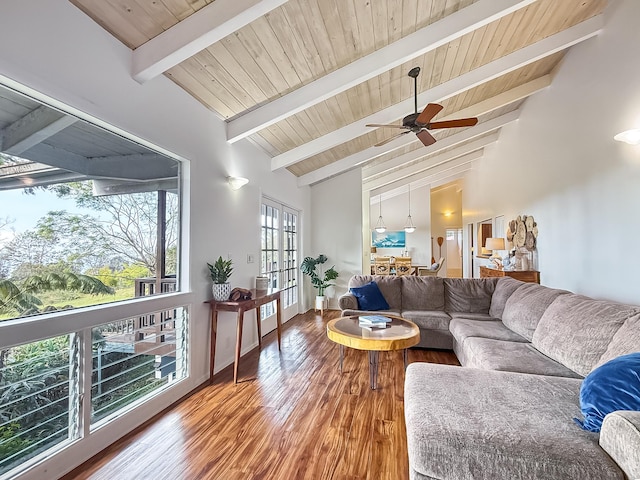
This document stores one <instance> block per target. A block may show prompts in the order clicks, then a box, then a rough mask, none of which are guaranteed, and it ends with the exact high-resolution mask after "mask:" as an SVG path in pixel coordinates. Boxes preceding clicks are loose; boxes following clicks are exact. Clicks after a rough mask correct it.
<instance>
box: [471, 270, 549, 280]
mask: <svg viewBox="0 0 640 480" xmlns="http://www.w3.org/2000/svg"><path fill="white" fill-rule="evenodd" d="M487 277H512V278H515V279H516V280H520V281H521V282H529V283H540V272H539V271H537V270H506V271H505V270H498V269H496V268H489V267H480V278H487Z"/></svg>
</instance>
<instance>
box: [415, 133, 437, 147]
mask: <svg viewBox="0 0 640 480" xmlns="http://www.w3.org/2000/svg"><path fill="white" fill-rule="evenodd" d="M416 137H418V138H419V139H420V141H421V142H422V144H423V145H424V146H425V147H428V146H429V145H433V144H434V143H436V139H435V138H433V135H431V134H430V133H429V132H427V131H426V130H421V131H419V132H418V133H416Z"/></svg>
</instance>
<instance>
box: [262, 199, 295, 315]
mask: <svg viewBox="0 0 640 480" xmlns="http://www.w3.org/2000/svg"><path fill="white" fill-rule="evenodd" d="M260 213H261V215H260V216H261V232H260V235H261V252H260V274H261V275H263V276H266V277H267V278H268V279H269V287H270V288H279V289H282V308H283V312H282V314H283V315H282V317H283V318H282V319H283V321H286V320H287V319H289V318H291V317H292V316H293V315H295V314H296V313H298V312H297V308H298V305H297V304H298V223H299V222H298V216H299V215H298V212H296V211H295V210H292V209H289V208H287V207H285V206H284V205H282V204H279V203H277V202H273V201H271V200H267V199H263V201H262V205H261V212H260ZM273 314H275V302H274V303H273V304H269V305H265V306H263V307H262V308H261V315H262V318H263V320H264V319H266V318H267V317H269V316H271V315H273Z"/></svg>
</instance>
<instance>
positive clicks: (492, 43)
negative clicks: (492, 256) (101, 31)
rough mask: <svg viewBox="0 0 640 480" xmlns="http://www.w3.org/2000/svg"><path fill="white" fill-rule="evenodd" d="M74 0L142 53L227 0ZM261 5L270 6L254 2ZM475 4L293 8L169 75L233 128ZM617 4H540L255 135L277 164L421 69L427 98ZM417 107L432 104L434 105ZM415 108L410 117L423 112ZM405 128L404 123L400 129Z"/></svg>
mask: <svg viewBox="0 0 640 480" xmlns="http://www.w3.org/2000/svg"><path fill="white" fill-rule="evenodd" d="M70 1H71V3H73V4H74V5H76V6H77V7H78V8H80V9H81V10H82V11H83V12H85V13H86V14H87V15H89V16H90V17H91V18H92V19H93V20H94V21H96V22H97V23H98V24H100V25H101V26H102V27H103V28H105V29H106V30H107V31H109V32H110V33H111V34H112V35H114V36H115V37H116V38H118V39H119V40H120V41H121V42H123V43H124V44H125V45H127V46H128V47H129V48H131V49H132V50H135V49H137V48H138V47H140V46H141V45H143V44H146V43H147V42H149V41H150V40H152V39H154V38H155V37H157V36H158V35H160V34H161V33H163V32H165V31H168V30H171V29H172V28H176V26H179V23H180V22H182V21H184V20H185V19H187V18H189V17H191V16H192V15H193V16H194V17H195V16H197V15H198V14H201V13H203V12H204V10H203V9H206V8H212V7H213V6H214V5H209V4H212V3H214V4H215V3H216V2H226V1H227V0H216V2H212V1H211V0H154V1H151V0H70ZM250 1H251V0H243V2H244V3H250ZM478 1H480V2H482V0H478ZM253 3H260V2H258V1H257V0H253ZM474 3H475V2H474V1H473V0H289V1H286V2H284V3H283V4H282V5H280V6H276V7H275V8H273V9H271V10H270V11H269V12H268V13H266V14H264V15H262V16H259V17H258V18H256V19H255V20H253V21H251V22H250V23H248V24H246V25H245V26H242V27H241V28H239V29H237V30H235V31H234V32H232V33H231V34H228V35H226V36H224V37H223V38H222V39H221V40H219V41H216V42H215V43H213V44H212V45H209V46H205V47H203V49H201V50H200V51H198V52H197V53H195V54H194V55H192V56H191V57H189V58H186V59H185V60H183V61H181V62H180V63H178V64H176V65H175V66H173V67H171V68H169V69H168V70H166V71H165V72H164V74H165V75H166V76H167V77H169V78H170V79H171V80H173V81H174V82H175V83H176V84H177V85H178V86H180V87H181V88H183V89H185V90H186V91H187V92H189V93H190V94H191V95H193V96H194V97H195V98H196V99H198V100H199V101H200V102H201V103H203V104H204V105H205V106H206V107H208V108H209V109H211V110H212V111H214V112H215V113H216V114H218V115H219V116H220V117H221V118H222V119H224V120H226V121H232V120H235V119H238V118H242V116H243V115H245V114H247V113H248V112H252V111H254V110H256V109H257V108H260V107H262V106H265V105H269V104H270V102H273V101H274V100H276V99H279V98H281V97H283V96H286V95H287V94H289V93H291V92H294V91H296V90H297V89H299V88H300V87H303V86H304V85H308V84H310V83H312V82H315V81H317V80H318V79H322V78H323V77H325V76H327V75H328V74H331V73H333V72H339V71H340V69H343V67H345V66H347V65H349V64H350V63H352V62H354V61H355V60H358V59H361V58H362V57H364V56H366V55H369V54H372V53H374V52H376V51H378V50H380V49H381V48H383V47H386V46H388V45H392V44H394V42H397V41H398V40H400V39H402V38H404V37H406V36H408V35H410V34H413V33H414V32H417V31H420V30H421V29H424V28H425V27H428V26H430V25H433V24H434V23H436V22H438V21H441V20H446V19H447V17H449V16H451V15H452V14H454V13H456V12H458V11H461V12H464V9H465V8H468V7H469V6H471V5H472V4H474ZM606 4H607V1H606V0H562V1H558V0H537V1H534V2H533V3H531V4H529V5H527V6H525V7H523V8H519V9H518V10H516V11H514V12H513V13H509V14H507V15H506V16H503V17H501V18H499V19H497V20H494V21H491V22H490V23H488V24H486V25H484V26H482V27H480V28H477V29H475V30H473V31H470V32H468V33H466V34H464V35H462V36H459V37H458V38H456V39H454V40H452V41H449V42H448V43H445V44H443V45H441V46H439V47H437V48H434V49H432V50H431V51H428V52H427V53H425V54H423V55H420V56H418V57H417V58H413V59H411V60H409V61H407V62H404V63H402V64H401V65H398V66H395V67H393V68H389V69H387V70H385V71H383V72H382V73H380V74H378V75H374V76H373V77H372V78H369V79H365V80H364V81H362V82H360V83H358V84H356V85H355V86H352V87H351V88H347V89H346V90H344V91H342V92H339V93H337V94H336V95H333V96H330V97H329V98H327V99H326V100H324V101H320V102H319V103H316V104H314V105H312V106H309V107H307V108H305V109H303V110H302V111H299V112H297V113H294V114H291V115H288V116H286V118H283V119H280V120H279V121H276V122H275V123H273V124H271V125H269V126H266V127H265V128H261V129H259V130H258V131H257V132H256V133H253V134H252V135H250V136H249V137H248V138H249V139H250V140H251V141H253V142H254V143H255V144H256V145H258V146H259V147H261V148H263V149H264V150H265V151H266V152H267V153H268V154H269V155H270V156H271V157H274V156H276V155H279V154H282V153H285V152H289V151H292V150H293V149H297V148H298V147H300V146H302V145H304V144H307V143H308V142H310V141H312V140H314V139H318V138H320V137H322V136H324V135H326V134H330V133H331V132H335V131H336V130H338V129H342V128H343V127H345V126H348V125H350V124H352V123H354V122H358V121H359V120H361V119H364V118H365V117H370V116H371V115H375V114H376V112H379V111H381V110H383V109H385V108H387V107H390V106H392V105H395V104H398V103H400V102H402V101H406V100H407V99H411V98H413V95H414V92H413V80H412V79H410V78H408V77H407V76H406V75H407V72H408V71H409V70H410V69H411V68H412V67H414V66H419V67H421V69H422V71H421V74H420V76H419V77H418V93H421V92H425V91H428V90H430V89H433V88H434V87H437V86H438V85H443V84H445V82H450V81H452V80H455V79H456V78H458V77H460V76H461V75H464V74H467V73H468V72H472V71H474V70H475V69H478V68H479V67H482V66H485V65H489V64H491V62H494V61H496V60H498V59H501V58H503V57H505V56H507V55H509V54H511V53H513V52H517V51H519V50H521V49H523V48H524V47H527V46H530V45H533V44H534V43H536V42H538V41H540V40H543V39H547V38H548V37H552V36H553V35H555V34H558V33H559V32H562V31H564V30H566V29H569V28H570V27H572V26H574V25H578V24H580V23H581V22H584V21H586V20H587V19H590V18H591V17H594V16H596V15H599V14H600V13H602V11H603V9H604V8H605V6H606ZM218 5H222V3H218ZM200 10H203V12H199V11H200ZM418 47H419V46H418V45H417V46H416V48H418ZM564 53H565V51H564V50H563V51H560V52H550V53H549V55H546V56H541V57H540V58H539V59H537V60H535V61H532V62H531V63H528V64H527V65H525V66H522V67H520V68H517V69H515V70H513V71H510V72H508V73H505V74H501V75H499V76H497V78H488V79H486V81H485V82H483V83H480V84H478V85H476V86H474V87H472V88H468V89H466V90H465V91H463V92H462V93H459V94H456V95H453V96H450V97H449V98H446V99H445V100H442V101H439V103H441V104H442V105H443V106H444V107H445V108H444V110H443V111H442V112H441V113H440V114H439V115H438V116H436V118H435V120H438V119H439V118H443V117H445V116H446V117H451V116H453V117H455V113H456V112H458V111H460V110H462V109H465V108H468V107H472V106H473V105H476V104H479V103H480V102H483V101H486V100H487V99H490V98H492V97H495V96H497V95H499V94H501V93H503V92H507V91H509V90H511V89H513V88H515V87H518V86H522V85H524V84H526V83H527V82H530V81H532V80H535V79H538V78H540V77H543V76H545V75H548V74H550V73H552V72H553V69H554V68H555V67H556V66H557V65H558V64H559V62H560V61H561V60H562V57H563V55H564ZM503 107H504V105H499V106H497V107H496V108H503ZM418 108H419V109H422V108H424V104H422V105H418ZM411 110H412V109H410V110H408V111H407V112H406V114H409V113H412V111H411ZM487 118H491V115H481V117H480V120H481V121H483V120H484V119H487ZM400 121H401V117H399V118H398V119H397V121H396V122H395V123H399V122H400ZM382 123H387V122H386V121H385V122H382ZM458 130H459V129H456V131H439V132H434V136H435V137H436V138H437V139H441V138H444V137H445V136H448V135H451V134H454V133H456V132H457V131H458ZM396 132H397V131H395V130H391V129H372V130H371V131H370V132H368V133H365V134H364V135H362V134H360V135H357V136H355V138H349V137H346V138H345V139H344V141H342V143H340V144H338V145H334V146H331V147H329V148H325V149H324V150H322V151H318V152H316V153H314V154H312V155H310V156H307V157H305V158H300V159H299V160H294V161H293V162H292V163H291V164H290V165H288V166H287V168H288V170H289V171H290V172H291V173H292V174H294V175H296V176H298V177H302V176H304V175H307V176H308V175H309V174H311V173H312V172H315V171H318V169H322V168H323V167H327V166H329V165H332V164H334V163H335V162H338V161H340V160H341V159H344V158H345V157H348V156H350V155H353V154H356V153H358V152H362V151H364V150H366V149H369V148H370V147H372V146H373V145H374V144H375V143H377V142H379V141H381V140H383V139H385V138H387V137H389V136H391V135H393V134H395V133H396ZM435 145H437V143H436V144H435ZM432 147H433V146H432ZM432 147H426V148H432ZM418 148H425V147H424V146H422V145H421V144H420V143H415V142H414V143H412V144H410V146H407V147H405V148H402V149H398V150H395V151H393V152H392V153H389V154H386V155H384V156H383V157H380V158H377V159H372V160H371V162H374V164H379V163H381V162H383V161H384V160H388V159H389V158H390V157H391V158H392V157H394V156H398V155H402V154H403V153H407V152H408V151H411V150H415V149H418ZM293 151H294V152H295V151H296V150H293ZM427 153H428V152H427ZM366 164H367V163H366V162H365V163H360V165H366ZM274 168H275V167H274ZM345 168H348V167H345Z"/></svg>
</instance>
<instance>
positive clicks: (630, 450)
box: [600, 411, 640, 478]
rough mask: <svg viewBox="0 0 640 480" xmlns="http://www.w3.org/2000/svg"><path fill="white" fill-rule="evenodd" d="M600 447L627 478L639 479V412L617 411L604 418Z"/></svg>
mask: <svg viewBox="0 0 640 480" xmlns="http://www.w3.org/2000/svg"><path fill="white" fill-rule="evenodd" d="M600 446H601V447H602V448H603V449H604V451H605V452H607V453H608V454H609V455H610V456H611V458H613V459H614V460H615V461H616V463H617V464H618V466H619V467H620V468H621V469H622V471H623V472H624V473H626V474H627V477H628V478H640V412H629V411H618V412H613V413H610V414H609V415H607V416H606V417H604V422H602V430H601V431H600Z"/></svg>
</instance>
